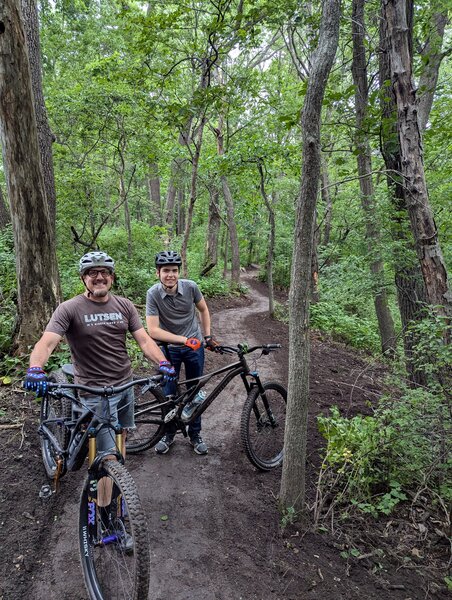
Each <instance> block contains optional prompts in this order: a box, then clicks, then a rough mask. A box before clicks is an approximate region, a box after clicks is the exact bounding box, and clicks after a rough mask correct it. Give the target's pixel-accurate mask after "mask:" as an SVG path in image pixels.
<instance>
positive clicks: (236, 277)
mask: <svg viewBox="0 0 452 600" xmlns="http://www.w3.org/2000/svg"><path fill="white" fill-rule="evenodd" d="M221 185H222V188H223V197H224V202H225V205H226V215H227V219H228V229H229V238H230V240H231V287H232V289H237V288H238V287H239V285H240V254H239V236H238V234H237V227H236V224H235V208H234V200H233V199H232V194H231V190H230V188H229V184H228V180H227V179H226V176H224V175H223V176H222V177H221Z"/></svg>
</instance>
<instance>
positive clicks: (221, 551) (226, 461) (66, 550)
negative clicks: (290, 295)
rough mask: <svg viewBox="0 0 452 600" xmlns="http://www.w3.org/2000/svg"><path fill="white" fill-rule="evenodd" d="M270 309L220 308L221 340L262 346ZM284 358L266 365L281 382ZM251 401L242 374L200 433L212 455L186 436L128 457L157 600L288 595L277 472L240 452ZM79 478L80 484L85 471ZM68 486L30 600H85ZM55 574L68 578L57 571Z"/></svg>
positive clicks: (257, 302)
mask: <svg viewBox="0 0 452 600" xmlns="http://www.w3.org/2000/svg"><path fill="white" fill-rule="evenodd" d="M265 309H266V298H265V296H262V295H260V294H253V296H252V304H250V305H249V306H248V307H243V308H240V309H239V310H235V309H230V310H224V311H219V312H216V314H215V318H214V331H215V333H216V337H217V338H218V339H219V340H221V342H222V343H225V344H231V345H234V344H235V345H236V344H237V343H238V342H241V341H247V342H249V343H250V344H253V343H257V340H256V339H255V338H254V336H253V335H251V334H249V332H248V331H247V329H246V320H247V318H248V316H249V315H250V314H254V315H256V314H258V313H259V312H263V311H265ZM263 341H268V342H274V341H278V340H275V339H268V340H263ZM207 358H208V364H209V367H208V368H210V367H211V368H215V367H217V366H218V367H219V366H221V365H222V364H226V362H229V360H231V359H228V358H225V357H220V356H217V355H214V356H212V355H210V356H208V357H207ZM277 364H278V359H277V358H276V360H275V359H274V358H273V357H265V358H262V360H260V361H259V368H260V370H261V371H264V372H265V371H268V372H269V373H270V372H271V373H272V378H275V377H276V378H277V379H281V378H280V377H279V374H278V372H277V371H276V367H277ZM265 367H266V368H265ZM266 376H267V375H266ZM212 385H213V383H212ZM207 389H209V388H207ZM245 397H246V393H245V390H244V388H243V384H242V382H241V380H240V379H237V380H235V381H234V382H232V383H231V384H230V385H229V386H228V387H227V388H226V390H225V391H223V392H222V394H221V395H220V396H219V398H218V399H217V400H216V401H215V402H214V403H213V404H212V405H211V406H210V407H209V409H208V410H207V411H206V413H205V415H204V416H203V430H202V434H203V436H204V438H205V440H206V441H207V443H208V445H209V454H208V455H207V456H197V455H196V454H195V453H194V452H193V450H192V448H191V446H190V445H189V443H188V440H187V439H185V438H184V437H183V436H182V435H181V434H179V435H178V436H177V438H176V442H175V443H174V445H173V446H172V447H171V450H170V452H169V453H168V454H167V455H164V456H157V455H156V454H155V452H154V450H153V449H151V450H149V451H147V452H145V453H143V454H141V455H138V456H134V457H131V456H129V457H128V459H127V466H128V468H129V470H130V471H131V473H132V475H133V477H134V479H135V481H136V482H137V485H138V488H139V492H140V496H141V499H142V503H143V506H144V508H145V511H146V514H147V516H148V523H149V531H150V537H151V582H150V590H151V593H150V596H149V598H152V600H167V598H171V599H172V600H189V599H193V600H195V599H196V600H213V599H218V600H232V599H236V600H239V599H241V598H244V599H245V598H246V599H247V600H255V599H256V600H257V599H259V600H264V599H269V600H270V599H272V598H278V597H281V596H279V595H278V594H276V592H275V582H274V574H273V572H272V570H271V569H270V570H269V569H268V568H267V565H268V561H269V560H270V559H271V555H272V545H273V539H274V537H275V536H277V535H278V515H277V511H276V507H275V506H274V502H273V496H272V493H277V479H278V476H277V474H269V475H268V476H267V475H261V474H259V473H257V472H256V471H255V469H254V468H253V467H252V465H251V464H250V463H249V462H248V461H247V459H246V457H245V455H244V454H242V451H241V445H240V439H239V425H240V414H241V408H242V405H243V402H244V400H245ZM69 478H71V485H70V487H71V491H72V490H73V489H74V487H75V481H74V479H75V478H73V477H72V474H68V475H67V476H66V478H65V480H64V481H62V488H67V486H66V483H67V482H68V479H69ZM76 479H78V480H79V481H78V485H79V487H80V485H81V474H77V475H76ZM67 492H68V490H67V489H64V490H63V492H62V494H63V495H64V496H66V501H65V503H64V508H63V511H64V512H63V515H62V517H61V518H59V519H58V520H57V521H56V522H55V523H54V526H53V527H52V528H51V529H50V530H49V531H48V533H49V536H50V544H48V548H51V547H52V546H53V547H54V550H53V551H52V554H51V556H49V559H50V560H47V561H45V563H44V565H43V567H44V568H42V569H39V570H37V571H36V573H35V574H34V582H33V586H32V590H31V594H30V597H33V598H39V599H40V598H42V599H44V598H47V597H48V592H49V591H51V597H52V598H65V599H68V600H69V599H74V600H75V599H78V600H82V599H84V598H86V593H85V591H84V588H83V583H82V581H81V578H80V567H79V564H78V556H77V539H76V534H75V532H76V527H77V507H78V493H73V494H72V496H71V495H70V494H68V493H67ZM262 512H263V513H264V514H265V515H266V518H265V519H264V520H263V521H261V519H260V516H259V515H260V514H261V513H262ZM162 517H163V518H164V519H165V520H162ZM250 520H252V522H253V526H252V527H251V528H250ZM256 572H258V576H257V577H256ZM57 573H60V574H61V575H62V576H54V574H57ZM49 581H50V582H51V584H50V590H49ZM68 581H69V582H71V585H70V589H69V591H68Z"/></svg>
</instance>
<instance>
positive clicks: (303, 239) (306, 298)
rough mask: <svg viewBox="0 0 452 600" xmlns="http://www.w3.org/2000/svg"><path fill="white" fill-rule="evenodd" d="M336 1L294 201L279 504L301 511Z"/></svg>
mask: <svg viewBox="0 0 452 600" xmlns="http://www.w3.org/2000/svg"><path fill="white" fill-rule="evenodd" d="M340 13H341V11H340V2H339V0H324V1H323V14H322V21H321V25H320V33H319V42H318V47H317V49H316V51H315V53H314V55H313V57H312V68H311V72H310V75H309V81H308V86H307V91H306V97H305V101H304V106H303V111H302V122H301V131H302V175H301V188H300V194H299V197H298V201H297V211H296V221H295V237H294V250H293V257H292V275H291V285H290V296H289V305H290V321H289V339H290V346H289V393H288V399H287V416H286V430H285V434H284V463H283V470H282V478H281V490H280V503H281V507H282V509H283V510H284V509H285V510H287V509H288V508H289V507H292V508H293V509H294V510H295V511H296V513H297V514H302V512H303V511H304V505H305V479H306V432H307V418H308V402H309V357H310V345H309V302H310V293H311V260H312V245H313V238H314V218H315V209H316V202H317V192H318V187H319V177H320V120H321V111H322V101H323V96H324V94H325V87H326V84H327V81H328V76H329V73H330V70H331V66H332V64H333V61H334V57H335V55H336V50H337V45H338V40H339V20H340Z"/></svg>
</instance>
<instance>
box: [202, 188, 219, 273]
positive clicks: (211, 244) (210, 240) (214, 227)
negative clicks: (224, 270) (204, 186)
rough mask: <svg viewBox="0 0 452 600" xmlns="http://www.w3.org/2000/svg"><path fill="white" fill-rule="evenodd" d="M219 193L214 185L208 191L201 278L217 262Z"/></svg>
mask: <svg viewBox="0 0 452 600" xmlns="http://www.w3.org/2000/svg"><path fill="white" fill-rule="evenodd" d="M219 198H220V192H219V191H218V187H217V186H216V185H215V186H214V187H213V188H212V189H211V190H210V202H209V220H208V224H207V239H206V246H205V253H204V266H203V268H202V271H201V276H204V275H207V273H209V271H211V270H212V269H213V268H214V267H215V266H216V264H217V262H218V235H219V233H220V225H221V219H220V211H219V205H218V200H219Z"/></svg>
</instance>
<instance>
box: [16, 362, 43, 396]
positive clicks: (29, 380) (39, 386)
mask: <svg viewBox="0 0 452 600" xmlns="http://www.w3.org/2000/svg"><path fill="white" fill-rule="evenodd" d="M47 381H48V379H47V375H46V373H45V371H44V370H43V369H42V367H30V368H29V369H27V374H26V376H25V379H24V381H23V382H22V387H24V388H25V389H26V390H28V391H29V392H36V397H37V398H42V397H43V396H45V395H46V392H47Z"/></svg>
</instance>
